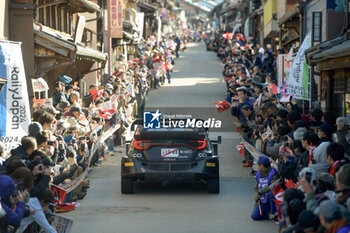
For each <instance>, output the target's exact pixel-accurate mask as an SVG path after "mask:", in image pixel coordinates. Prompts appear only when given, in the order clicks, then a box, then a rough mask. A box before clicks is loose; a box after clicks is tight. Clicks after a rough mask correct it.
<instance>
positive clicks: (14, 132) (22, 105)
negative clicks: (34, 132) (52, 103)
mask: <svg viewBox="0 0 350 233" xmlns="http://www.w3.org/2000/svg"><path fill="white" fill-rule="evenodd" d="M0 76H1V77H2V78H4V79H6V80H7V83H6V84H5V85H4V86H3V88H2V90H1V91H0V140H1V141H2V142H4V143H5V146H6V150H7V151H9V150H10V149H12V148H14V147H16V146H17V145H18V144H19V143H20V141H21V137H23V136H25V135H27V130H28V126H29V123H30V110H29V98H28V88H27V81H26V76H25V72H24V64H23V57H22V49H21V43H19V42H9V41H0Z"/></svg>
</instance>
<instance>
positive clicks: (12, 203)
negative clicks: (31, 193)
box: [0, 175, 25, 233]
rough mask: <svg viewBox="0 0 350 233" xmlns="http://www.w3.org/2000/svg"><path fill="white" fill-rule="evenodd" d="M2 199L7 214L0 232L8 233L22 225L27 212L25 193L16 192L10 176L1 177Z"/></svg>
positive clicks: (0, 191) (0, 193) (0, 192)
mask: <svg viewBox="0 0 350 233" xmlns="http://www.w3.org/2000/svg"><path fill="white" fill-rule="evenodd" d="M0 198H1V207H2V209H3V210H4V211H5V213H6V214H5V216H4V217H3V220H2V221H1V222H0V223H1V225H0V232H4V233H6V232H8V230H9V228H11V229H13V228H16V227H18V226H19V225H20V222H21V220H22V218H23V215H24V210H25V204H24V192H23V191H18V190H16V187H15V183H14V182H13V180H12V179H11V178H10V177H9V176H6V175H0ZM14 207H15V208H14ZM13 209H14V210H13Z"/></svg>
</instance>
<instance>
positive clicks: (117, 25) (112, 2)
mask: <svg viewBox="0 0 350 233" xmlns="http://www.w3.org/2000/svg"><path fill="white" fill-rule="evenodd" d="M108 3H109V7H108V10H109V13H108V18H109V30H110V35H111V38H117V39H120V38H123V2H122V0H109V1H108Z"/></svg>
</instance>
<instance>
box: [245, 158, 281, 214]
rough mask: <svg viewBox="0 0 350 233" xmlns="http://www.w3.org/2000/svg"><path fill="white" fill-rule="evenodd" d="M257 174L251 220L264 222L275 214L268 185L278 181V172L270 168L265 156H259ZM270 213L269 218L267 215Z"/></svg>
mask: <svg viewBox="0 0 350 233" xmlns="http://www.w3.org/2000/svg"><path fill="white" fill-rule="evenodd" d="M258 170H259V171H258V172H257V173H256V185H255V203H256V204H255V206H254V209H253V211H252V214H251V218H252V219H253V220H265V219H269V217H270V218H272V216H274V215H275V213H276V206H275V203H274V201H273V198H274V196H273V194H272V192H271V190H270V187H269V186H270V185H271V184H272V183H274V182H275V181H277V180H278V172H277V170H276V169H275V168H272V167H271V166H270V160H269V158H268V157H266V156H259V159H258ZM269 212H270V216H269V215H268V213H269Z"/></svg>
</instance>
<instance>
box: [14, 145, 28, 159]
mask: <svg viewBox="0 0 350 233" xmlns="http://www.w3.org/2000/svg"><path fill="white" fill-rule="evenodd" d="M10 153H11V155H12V156H13V155H16V156H20V157H21V159H24V160H28V159H29V155H28V154H27V152H26V151H25V150H24V148H23V146H22V145H19V146H18V147H16V148H15V149H12V150H11V151H10Z"/></svg>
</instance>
